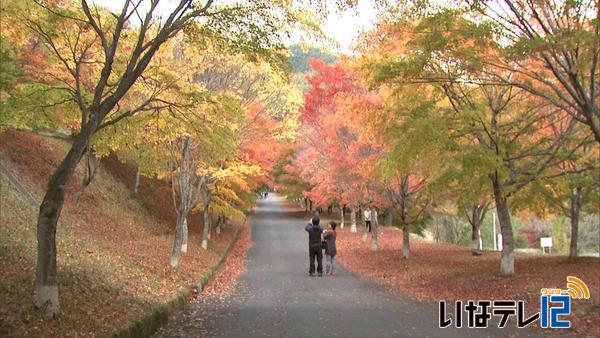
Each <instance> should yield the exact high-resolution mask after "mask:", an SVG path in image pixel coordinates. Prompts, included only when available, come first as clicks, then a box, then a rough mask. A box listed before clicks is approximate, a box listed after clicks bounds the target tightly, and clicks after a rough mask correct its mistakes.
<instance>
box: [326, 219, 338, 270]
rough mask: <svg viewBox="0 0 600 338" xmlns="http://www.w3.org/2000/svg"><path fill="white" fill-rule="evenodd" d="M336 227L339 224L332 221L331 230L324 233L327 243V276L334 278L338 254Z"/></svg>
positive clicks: (330, 223)
mask: <svg viewBox="0 0 600 338" xmlns="http://www.w3.org/2000/svg"><path fill="white" fill-rule="evenodd" d="M336 227H337V223H335V222H334V221H331V222H329V230H326V231H325V232H323V239H324V240H325V241H326V243H327V245H326V247H325V259H326V264H325V274H326V275H330V276H333V271H334V270H335V255H336V254H337V248H336V246H335V238H336V235H337V234H336V232H335V228H336Z"/></svg>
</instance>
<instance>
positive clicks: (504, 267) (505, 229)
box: [492, 174, 515, 275]
mask: <svg viewBox="0 0 600 338" xmlns="http://www.w3.org/2000/svg"><path fill="white" fill-rule="evenodd" d="M492 184H493V188H494V200H495V201H496V211H497V212H498V221H499V222H500V232H501V233H502V254H501V259H500V273H501V274H503V275H512V274H514V273H515V256H514V253H513V232H512V224H511V220H510V210H509V208H508V203H507V201H506V196H504V191H503V190H502V185H501V183H500V182H499V178H498V175H497V174H493V175H492Z"/></svg>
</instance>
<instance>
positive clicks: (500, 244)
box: [498, 234, 504, 251]
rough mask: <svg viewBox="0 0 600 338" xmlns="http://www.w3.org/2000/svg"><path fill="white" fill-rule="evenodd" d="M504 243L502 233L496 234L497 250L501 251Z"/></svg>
mask: <svg viewBox="0 0 600 338" xmlns="http://www.w3.org/2000/svg"><path fill="white" fill-rule="evenodd" d="M503 244H504V243H502V234H498V251H502V249H503V248H504V245H503Z"/></svg>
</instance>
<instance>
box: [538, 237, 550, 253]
mask: <svg viewBox="0 0 600 338" xmlns="http://www.w3.org/2000/svg"><path fill="white" fill-rule="evenodd" d="M540 247H542V252H546V250H545V249H546V248H548V252H552V237H540Z"/></svg>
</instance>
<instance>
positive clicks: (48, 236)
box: [35, 119, 96, 317]
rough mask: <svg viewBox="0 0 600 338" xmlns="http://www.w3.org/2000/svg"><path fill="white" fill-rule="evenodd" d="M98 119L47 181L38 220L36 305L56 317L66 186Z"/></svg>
mask: <svg viewBox="0 0 600 338" xmlns="http://www.w3.org/2000/svg"><path fill="white" fill-rule="evenodd" d="M95 129H96V120H95V119H91V120H90V121H88V123H86V124H85V125H84V126H83V128H82V130H81V133H80V134H79V135H77V137H75V140H74V142H73V145H72V146H71V149H70V150H69V152H68V153H67V155H66V156H65V158H64V159H63V160H62V162H61V163H60V165H59V166H58V168H57V169H56V170H55V171H54V174H53V175H52V177H51V178H50V181H49V182H48V187H47V189H46V194H45V195H44V199H43V200H42V204H41V205H40V212H39V214H38V221H37V267H36V296H35V306H36V307H37V308H39V309H43V310H44V312H45V315H46V316H47V317H53V316H54V315H55V314H56V313H57V312H58V309H59V304H58V283H57V278H56V277H57V276H56V225H57V223H58V218H59V217H60V213H61V211H62V207H63V204H64V202H65V189H66V187H67V184H68V183H69V181H70V180H71V178H72V177H73V172H74V171H75V167H76V166H77V163H78V162H79V160H80V159H81V156H82V155H83V152H84V151H85V148H86V147H87V144H88V142H89V139H90V137H91V135H92V134H93V133H94V131H95Z"/></svg>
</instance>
